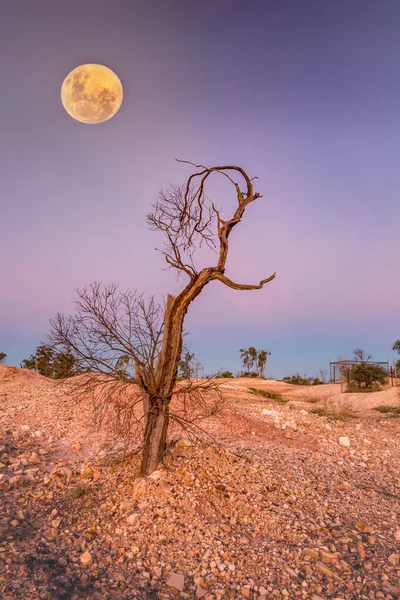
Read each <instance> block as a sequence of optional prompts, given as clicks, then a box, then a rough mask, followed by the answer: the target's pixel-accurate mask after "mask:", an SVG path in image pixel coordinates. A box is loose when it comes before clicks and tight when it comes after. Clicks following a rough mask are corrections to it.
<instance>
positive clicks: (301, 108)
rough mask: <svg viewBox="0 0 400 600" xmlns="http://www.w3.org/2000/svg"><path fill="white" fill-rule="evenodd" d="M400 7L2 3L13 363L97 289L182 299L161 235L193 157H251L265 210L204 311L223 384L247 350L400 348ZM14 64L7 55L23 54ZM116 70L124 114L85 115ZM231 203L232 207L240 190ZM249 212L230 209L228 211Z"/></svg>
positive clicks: (285, 360) (4, 235) (325, 356)
mask: <svg viewBox="0 0 400 600" xmlns="http://www.w3.org/2000/svg"><path fill="white" fill-rule="evenodd" d="M399 22H400V3H399V2H398V0H385V2H376V0H352V1H351V2H349V0H337V1H335V2H332V0H302V1H301V2H299V0H293V1H290V0H286V1H285V0H268V1H267V0H265V1H263V2H261V1H260V0H218V1H216V0H203V1H202V2H188V1H187V0H168V1H167V2H166V1H164V0H158V1H156V0H146V2H143V1H135V0H112V1H110V0H107V1H105V0H69V1H68V2H54V0H46V1H44V0H35V2H31V1H30V0H21V1H19V2H15V1H14V0H3V1H2V3H1V8H0V56H1V57H2V61H1V71H0V73H1V95H0V156H1V184H2V189H1V196H0V198H1V213H0V250H1V252H0V257H1V258H0V261H1V263H0V264H1V279H0V281H1V284H0V285H1V292H0V351H4V352H7V354H8V364H14V365H19V363H20V361H21V360H22V359H23V358H25V357H27V356H28V355H29V354H31V353H32V352H33V351H34V349H35V347H36V346H37V345H38V344H39V343H40V342H41V341H42V340H43V339H44V337H45V335H46V333H47V332H48V320H49V318H51V317H53V316H54V315H55V313H56V312H58V311H62V312H68V311H70V310H72V304H71V299H72V298H73V297H74V288H76V287H78V286H83V285H84V284H87V283H90V282H91V281H93V280H98V281H102V282H104V283H110V282H112V281H115V282H116V283H119V284H120V285H121V287H123V288H126V287H131V288H137V289H139V290H141V291H143V292H145V293H146V294H151V293H154V294H156V295H158V296H161V295H166V294H167V293H168V292H171V293H174V292H176V291H177V290H178V289H179V287H178V286H179V283H178V282H177V281H176V279H175V275H174V272H173V271H162V269H163V268H164V266H165V263H164V260H163V258H162V256H161V255H160V254H158V253H157V252H155V251H154V248H155V247H156V246H160V244H161V237H160V236H159V235H158V234H157V233H155V232H151V231H149V230H148V229H147V226H146V221H145V218H146V214H147V213H148V212H149V210H150V209H151V203H152V202H154V200H155V199H156V196H157V192H158V190H159V189H160V188H162V187H164V186H166V185H168V183H170V182H172V183H181V182H183V181H184V180H185V178H186V177H187V176H188V174H189V173H190V170H189V169H188V168H186V167H185V166H182V165H179V164H177V163H175V161H174V158H175V157H180V158H185V159H189V160H193V161H195V162H201V163H205V164H208V165H214V164H221V163H223V164H227V163H234V164H238V165H240V166H243V167H244V168H245V169H246V170H247V171H248V173H249V174H250V175H251V176H256V175H257V176H258V177H259V180H258V182H257V189H258V191H260V192H261V193H262V194H263V196H264V197H263V198H262V199H261V200H259V201H257V202H255V203H254V204H253V205H252V206H251V207H250V208H249V209H248V211H247V214H246V216H245V220H244V222H243V223H242V224H241V225H240V226H238V228H237V229H236V230H235V231H234V233H233V234H232V238H231V249H230V257H229V260H228V268H227V275H228V276H229V277H231V278H232V279H234V280H237V281H239V282H243V283H255V282H258V281H259V280H260V279H261V278H264V277H267V276H269V275H270V273H271V272H273V271H274V270H276V271H277V278H276V280H275V281H274V282H273V283H271V284H269V285H267V286H266V287H265V288H264V289H263V290H262V291H253V292H238V291H233V290H230V289H228V288H225V287H224V286H222V284H219V283H218V282H215V283H213V284H211V285H210V286H208V287H207V288H206V289H205V290H204V292H203V294H202V295H201V296H200V297H199V298H198V299H197V300H196V301H195V303H194V304H193V305H192V307H191V309H190V312H189V315H188V318H187V321H186V328H187V330H188V331H189V336H188V339H189V340H190V342H191V343H192V350H193V351H194V352H195V353H196V354H197V355H198V357H199V358H200V360H201V361H202V362H203V364H204V365H205V368H206V372H211V371H213V370H215V369H217V368H219V367H224V368H226V369H228V368H229V369H231V370H233V371H234V372H235V371H236V370H238V369H239V368H240V359H239V354H238V352H237V351H238V349H239V348H242V347H248V346H249V345H255V346H256V347H259V348H265V349H269V350H270V351H271V352H272V355H271V357H270V362H269V366H268V368H267V375H269V376H274V377H277V378H279V377H282V376H284V375H288V374H292V373H294V372H296V371H299V372H300V373H302V374H303V373H305V372H306V373H307V374H310V375H311V374H312V375H317V374H318V370H319V368H323V369H327V367H328V363H329V359H330V358H331V359H332V360H333V359H336V358H337V357H338V356H343V357H344V356H350V355H351V352H352V350H353V348H354V347H356V346H361V347H363V348H365V350H366V351H368V352H369V353H371V354H372V355H373V358H374V359H375V360H386V359H387V358H388V359H390V360H393V359H394V354H393V353H392V352H390V348H391V346H392V345H393V343H394V341H395V340H396V339H398V338H399V337H400V313H399V295H400V276H399V267H398V257H399V249H400V248H399V245H400V242H399V239H400V238H399V228H400V204H399V189H400V168H399V162H400V161H399V156H400V152H399V143H400V142H399V140H400V38H399V34H398V31H399ZM5 57H7V59H6V58H5ZM87 62H98V63H102V64H105V65H107V66H108V67H110V68H112V69H113V70H115V72H116V73H117V75H118V76H119V77H120V79H121V80H122V83H123V85H124V94H125V95H124V101H123V104H122V107H121V109H120V111H119V113H118V114H117V115H116V117H114V118H113V119H111V120H110V121H108V122H106V123H103V124H100V125H84V124H82V123H79V122H77V121H74V120H73V119H71V118H70V117H69V116H68V115H67V113H66V112H65V111H64V109H63V107H62V104H61V101H60V87H61V84H62V81H63V79H64V77H65V76H66V75H67V73H68V72H69V71H70V70H72V69H73V68H74V67H75V66H77V65H79V64H83V63H87ZM226 191H229V188H225V187H224V188H223V189H222V188H221V195H220V196H219V197H218V198H217V201H218V204H219V205H220V206H221V207H226V208H227V209H228V211H229V210H231V209H232V206H233V205H234V197H233V196H232V195H229V194H226V193H225V192H226ZM225 214H229V213H225Z"/></svg>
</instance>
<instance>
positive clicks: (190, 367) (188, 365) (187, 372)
mask: <svg viewBox="0 0 400 600" xmlns="http://www.w3.org/2000/svg"><path fill="white" fill-rule="evenodd" d="M194 357H195V354H194V352H192V353H191V352H186V354H184V355H183V357H182V358H181V360H180V361H179V371H178V374H179V376H180V377H182V379H190V378H191V377H193V373H194V369H195V365H194V364H193V360H194Z"/></svg>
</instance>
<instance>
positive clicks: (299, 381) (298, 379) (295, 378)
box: [282, 373, 311, 385]
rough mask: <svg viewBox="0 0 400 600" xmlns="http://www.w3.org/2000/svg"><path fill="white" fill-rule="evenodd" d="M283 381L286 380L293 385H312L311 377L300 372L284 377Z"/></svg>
mask: <svg viewBox="0 0 400 600" xmlns="http://www.w3.org/2000/svg"><path fill="white" fill-rule="evenodd" d="M282 381H284V382H285V383H291V384H293V385H311V381H310V378H309V377H307V376H306V375H304V377H302V376H301V375H299V373H296V374H295V375H290V376H287V377H284V378H283V379H282Z"/></svg>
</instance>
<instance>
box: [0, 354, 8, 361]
mask: <svg viewBox="0 0 400 600" xmlns="http://www.w3.org/2000/svg"><path fill="white" fill-rule="evenodd" d="M6 358H7V354H6V353H5V352H0V363H2V362H3V360H5V359H6Z"/></svg>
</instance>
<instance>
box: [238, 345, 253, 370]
mask: <svg viewBox="0 0 400 600" xmlns="http://www.w3.org/2000/svg"><path fill="white" fill-rule="evenodd" d="M239 352H240V358H241V361H242V365H243V369H244V370H245V372H246V373H249V372H250V366H251V356H250V353H249V350H248V349H247V350H246V349H245V348H241V349H240V350H239Z"/></svg>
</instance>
